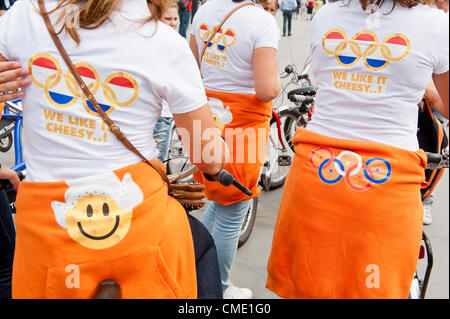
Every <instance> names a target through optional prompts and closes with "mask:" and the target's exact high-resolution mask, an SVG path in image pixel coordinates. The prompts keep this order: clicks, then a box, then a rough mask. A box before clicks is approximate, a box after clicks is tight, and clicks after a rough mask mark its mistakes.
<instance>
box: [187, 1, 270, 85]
mask: <svg viewBox="0 0 450 319" xmlns="http://www.w3.org/2000/svg"><path fill="white" fill-rule="evenodd" d="M245 2H249V1H245ZM242 3H243V2H239V3H236V2H232V1H231V0H217V1H208V2H207V3H205V4H204V5H203V6H202V7H201V8H200V9H199V10H198V12H197V13H196V15H195V18H194V21H193V24H192V29H191V30H192V31H191V33H192V34H193V35H194V36H195V37H196V40H197V45H198V51H199V54H201V52H202V50H203V48H204V46H205V41H207V40H208V38H209V36H210V35H211V32H212V30H213V28H214V26H217V25H219V24H220V23H221V22H222V20H223V19H224V18H225V17H226V16H227V14H228V13H229V12H231V10H233V9H234V8H236V7H237V6H239V5H241V4H242ZM278 39H279V29H278V27H277V24H276V21H275V19H274V18H273V16H272V15H271V14H270V13H268V12H266V11H265V10H264V9H263V8H261V7H259V6H246V7H244V8H241V9H239V10H238V11H236V12H235V13H234V14H233V15H232V16H231V17H230V18H229V19H228V20H227V21H226V22H225V24H224V25H223V27H222V32H220V31H219V32H218V33H217V34H216V36H215V37H214V39H213V40H212V41H211V45H210V47H208V49H207V50H206V52H205V55H204V57H203V60H202V63H201V71H202V75H203V83H204V85H205V88H207V89H211V90H216V91H221V92H231V93H242V94H255V88H254V79H253V53H254V50H255V49H257V48H260V47H273V48H275V49H277V48H278Z"/></svg>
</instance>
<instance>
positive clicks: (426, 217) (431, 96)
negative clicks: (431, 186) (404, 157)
mask: <svg viewBox="0 0 450 319" xmlns="http://www.w3.org/2000/svg"><path fill="white" fill-rule="evenodd" d="M448 3H449V0H435V1H434V5H435V6H436V8H438V9H441V10H443V11H444V12H445V13H446V14H447V15H448ZM424 96H425V98H426V99H427V100H428V102H429V103H430V106H431V111H432V112H433V115H434V116H436V117H437V118H438V119H439V121H441V123H442V126H443V127H444V128H446V127H447V126H448V120H447V119H446V118H445V117H443V116H442V115H441V114H440V113H439V112H438V111H436V108H438V109H439V108H440V106H441V105H442V103H443V102H442V99H441V98H440V96H439V93H438V92H437V90H436V86H435V85H434V82H433V80H430V83H428V86H427V89H426V90H425V94H424ZM436 105H437V107H436ZM433 203H434V194H431V195H430V196H429V197H428V198H427V199H425V200H424V201H423V224H424V225H430V224H431V223H432V222H433V215H432V208H433Z"/></svg>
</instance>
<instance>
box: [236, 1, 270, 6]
mask: <svg viewBox="0 0 450 319" xmlns="http://www.w3.org/2000/svg"><path fill="white" fill-rule="evenodd" d="M232 1H233V2H236V3H239V2H242V1H244V0H232ZM251 1H252V2H254V3H257V4H260V5H262V6H264V5H266V4H268V3H269V2H270V1H271V0H251Z"/></svg>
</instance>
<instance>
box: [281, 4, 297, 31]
mask: <svg viewBox="0 0 450 319" xmlns="http://www.w3.org/2000/svg"><path fill="white" fill-rule="evenodd" d="M296 8H297V0H281V4H280V10H281V11H282V12H283V37H285V36H286V27H287V31H288V36H291V35H292V32H291V30H292V13H293V12H295V10H296Z"/></svg>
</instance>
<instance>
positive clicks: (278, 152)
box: [264, 112, 294, 189]
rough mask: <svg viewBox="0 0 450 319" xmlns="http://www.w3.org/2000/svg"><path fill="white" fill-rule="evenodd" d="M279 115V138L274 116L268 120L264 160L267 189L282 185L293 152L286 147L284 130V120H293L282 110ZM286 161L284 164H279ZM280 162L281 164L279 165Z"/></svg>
mask: <svg viewBox="0 0 450 319" xmlns="http://www.w3.org/2000/svg"><path fill="white" fill-rule="evenodd" d="M279 117H280V129H281V139H282V140H280V137H279V134H278V127H277V121H276V120H275V118H272V119H271V120H270V133H269V140H268V145H267V151H266V160H265V162H264V172H265V174H266V175H267V177H268V181H269V187H268V188H269V189H276V188H279V187H281V186H283V184H284V181H285V180H286V176H287V174H288V172H289V168H290V160H291V159H292V157H293V155H294V152H293V151H292V149H291V148H289V147H288V145H289V143H288V140H286V134H285V132H284V129H283V128H284V126H285V125H289V124H286V121H288V122H289V121H293V120H294V119H293V118H291V115H290V114H289V113H288V112H282V113H280V114H279ZM283 146H285V147H286V148H285V147H283ZM283 162H287V163H285V164H281V163H283ZM280 164H281V165H280Z"/></svg>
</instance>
